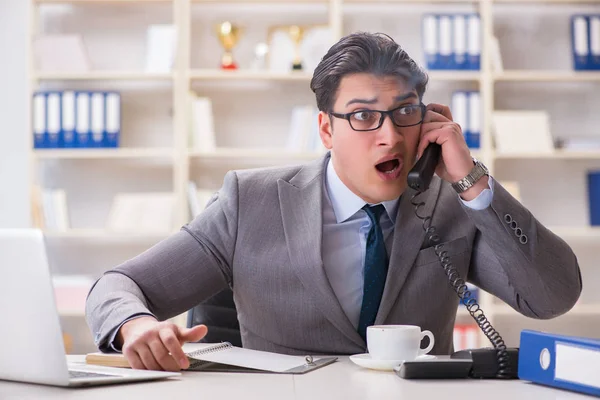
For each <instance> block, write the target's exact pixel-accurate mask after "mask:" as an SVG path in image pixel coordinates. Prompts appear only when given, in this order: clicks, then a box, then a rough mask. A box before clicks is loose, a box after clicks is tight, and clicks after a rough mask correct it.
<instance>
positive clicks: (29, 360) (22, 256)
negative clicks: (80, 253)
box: [0, 229, 181, 386]
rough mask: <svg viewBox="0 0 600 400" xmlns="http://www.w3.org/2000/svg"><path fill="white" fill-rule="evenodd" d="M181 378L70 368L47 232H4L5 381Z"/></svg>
mask: <svg viewBox="0 0 600 400" xmlns="http://www.w3.org/2000/svg"><path fill="white" fill-rule="evenodd" d="M180 375H181V374H180V373H178V372H163V371H145V370H133V369H123V368H111V367H100V366H91V365H86V364H83V363H81V364H68V363H67V357H66V354H65V348H64V344H63V340H62V332H61V329H60V320H59V316H58V312H57V309H56V303H55V300H54V289H53V286H52V281H51V278H50V271H49V268H48V260H47V257H46V250H45V246H44V237H43V235H42V233H41V231H39V230H36V229H0V379H3V380H11V381H21V382H31V383H40V384H47V385H56V386H89V385H102V384H109V383H120V382H131V381H143V380H155V379H163V378H168V377H173V376H180Z"/></svg>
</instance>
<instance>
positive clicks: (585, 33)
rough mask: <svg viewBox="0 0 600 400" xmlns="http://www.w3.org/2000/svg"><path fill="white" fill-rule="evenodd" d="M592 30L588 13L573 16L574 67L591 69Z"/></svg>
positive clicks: (576, 68)
mask: <svg viewBox="0 0 600 400" xmlns="http://www.w3.org/2000/svg"><path fill="white" fill-rule="evenodd" d="M589 39H590V30H589V23H588V17H587V16H586V15H573V16H572V17H571V42H572V47H573V49H572V50H573V68H574V69H575V70H578V71H583V70H588V69H590V64H591V62H590V40H589Z"/></svg>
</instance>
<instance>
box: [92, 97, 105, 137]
mask: <svg viewBox="0 0 600 400" xmlns="http://www.w3.org/2000/svg"><path fill="white" fill-rule="evenodd" d="M104 103H105V98H104V93H102V92H93V93H90V106H91V111H90V120H91V124H90V128H91V129H90V131H91V132H90V147H105V146H104V136H105V133H104V126H105V114H106V113H105V104H104Z"/></svg>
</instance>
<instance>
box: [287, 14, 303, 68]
mask: <svg viewBox="0 0 600 400" xmlns="http://www.w3.org/2000/svg"><path fill="white" fill-rule="evenodd" d="M288 33H289V35H290V37H291V38H292V41H293V42H294V61H293V63H292V70H294V71H300V70H302V57H301V56H300V44H301V43H302V39H303V38H304V28H303V27H301V26H298V25H292V26H290V27H289V29H288Z"/></svg>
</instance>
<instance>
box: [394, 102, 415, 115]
mask: <svg viewBox="0 0 600 400" xmlns="http://www.w3.org/2000/svg"><path fill="white" fill-rule="evenodd" d="M415 111H416V106H415V105H412V104H411V105H409V106H404V107H401V108H399V109H398V114H400V115H411V114H413V113H415Z"/></svg>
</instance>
